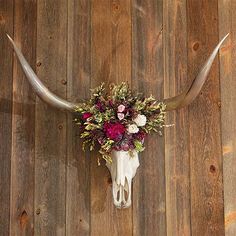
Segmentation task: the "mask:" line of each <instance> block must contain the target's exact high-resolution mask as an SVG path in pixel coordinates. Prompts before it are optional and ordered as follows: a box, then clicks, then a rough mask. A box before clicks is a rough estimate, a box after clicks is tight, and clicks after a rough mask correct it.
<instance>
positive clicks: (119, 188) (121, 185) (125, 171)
mask: <svg viewBox="0 0 236 236" xmlns="http://www.w3.org/2000/svg"><path fill="white" fill-rule="evenodd" d="M228 35H229V34H227V35H226V36H225V37H224V38H223V39H222V40H221V41H220V42H219V43H218V45H217V46H216V48H215V49H214V50H213V52H212V53H211V55H210V56H209V58H208V59H207V61H206V63H205V64H204V66H203V67H202V69H201V70H200V72H199V74H198V75H197V76H196V78H195V79H194V80H193V82H192V84H191V85H190V87H187V88H186V89H185V90H183V92H182V93H180V94H179V95H177V96H174V97H171V98H167V99H163V102H164V103H165V105H166V111H171V110H176V109H179V108H182V107H184V106H187V105H189V104H190V103H191V102H192V101H193V100H194V99H195V98H196V97H197V95H198V94H199V93H200V90H201V88H202V86H203V84H204V82H205V81H206V79H207V75H208V74H209V71H210V68H211V66H212V64H213V61H214V59H215V57H216V55H217V53H218V50H219V49H220V46H221V45H222V43H223V42H224V40H225V39H226V38H227V36H228ZM7 37H8V39H9V40H10V42H11V44H12V46H13V49H14V51H15V53H16V55H17V58H18V59H19V62H20V64H21V66H22V69H23V71H24V73H25V75H26V77H27V79H28V81H29V83H30V84H31V85H32V88H33V90H34V91H35V93H36V94H37V95H38V96H39V97H40V98H41V99H42V100H43V101H45V102H46V103H48V104H50V105H52V106H54V107H57V108H59V109H61V110H65V111H70V112H74V111H75V109H76V107H77V106H79V104H76V103H73V102H68V101H66V100H64V99H62V98H60V97H58V96H57V95H55V94H53V93H52V92H51V91H49V90H48V89H47V87H46V86H45V85H44V84H43V83H42V82H41V81H40V80H39V78H38V77H37V75H36V74H35V72H34V71H33V70H32V68H31V67H30V65H29V64H28V62H27V61H26V59H25V58H24V56H23V54H22V53H21V51H20V50H19V49H18V47H17V46H16V44H15V43H14V41H13V40H12V39H11V37H10V36H9V35H7ZM112 155H113V157H112V160H113V161H112V163H107V164H106V165H107V167H108V169H109V170H110V172H111V177H112V189H113V198H114V204H115V205H116V206H117V207H119V208H125V207H129V206H130V205H131V182H132V179H133V177H134V176H135V174H136V170H137V168H138V166H139V159H138V154H137V153H135V152H134V153H133V155H132V156H130V153H128V152H124V151H114V152H113V154H112Z"/></svg>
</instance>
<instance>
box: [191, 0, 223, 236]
mask: <svg viewBox="0 0 236 236" xmlns="http://www.w3.org/2000/svg"><path fill="white" fill-rule="evenodd" d="M187 14H188V17H187V19H188V22H187V25H188V49H189V50H188V60H189V62H188V77H189V79H190V78H191V79H193V78H194V77H195V76H196V74H197V73H198V71H199V68H200V67H201V66H202V64H203V63H204V61H205V60H206V58H207V56H208V55H209V54H210V53H211V51H212V50H213V48H214V47H215V46H216V44H217V42H218V41H219V38H218V5H217V1H204V0H199V1H195V0H189V1H188V4H187ZM219 92H220V89H219V63H218V61H217V60H216V62H215V63H214V65H213V67H212V70H211V73H210V75H209V78H208V80H207V82H206V84H205V86H204V88H203V91H202V93H201V95H200V96H198V98H197V99H196V100H195V102H194V103H193V104H192V105H191V106H190V107H189V123H190V124H189V132H190V139H189V140H190V146H189V151H190V173H191V179H190V181H191V222H192V224H191V228H192V235H219V236H221V235H224V209H223V184H222V153H221V138H220V107H219V102H220V94H219Z"/></svg>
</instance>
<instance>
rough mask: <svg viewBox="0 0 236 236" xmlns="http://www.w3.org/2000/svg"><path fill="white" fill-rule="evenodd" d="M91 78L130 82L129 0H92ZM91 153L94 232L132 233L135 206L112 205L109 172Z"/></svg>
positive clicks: (103, 233)
mask: <svg viewBox="0 0 236 236" xmlns="http://www.w3.org/2000/svg"><path fill="white" fill-rule="evenodd" d="M91 17H92V41H91V43H92V58H91V60H92V64H91V69H92V78H91V79H92V80H91V87H95V86H97V85H99V84H100V83H101V82H106V83H111V82H113V83H120V82H122V81H126V82H129V83H130V82H131V81H130V80H131V9H130V1H126V0H94V1H92V15H91ZM98 155H99V154H96V153H93V154H92V156H91V235H111V234H112V235H132V208H128V209H124V210H119V209H116V208H115V206H114V205H113V199H112V192H111V180H110V174H109V172H108V170H107V168H106V167H105V163H102V165H101V166H98V165H97V157H98Z"/></svg>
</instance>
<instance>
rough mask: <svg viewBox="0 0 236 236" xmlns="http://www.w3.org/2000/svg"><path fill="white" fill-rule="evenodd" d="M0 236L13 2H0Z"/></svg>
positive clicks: (6, 211) (5, 194)
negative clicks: (9, 37) (6, 34)
mask: <svg viewBox="0 0 236 236" xmlns="http://www.w3.org/2000/svg"><path fill="white" fill-rule="evenodd" d="M0 6H1V7H0V38H1V43H0V55H1V60H0V109H1V111H0V163H1V164H0V211H1V214H0V235H9V231H10V228H9V225H10V180H11V178H10V177H11V140H12V114H11V110H12V72H13V70H12V68H13V67H12V66H13V55H12V51H11V50H9V44H8V41H7V38H6V36H5V32H8V33H9V34H11V35H12V34H13V14H14V12H13V1H9V0H0Z"/></svg>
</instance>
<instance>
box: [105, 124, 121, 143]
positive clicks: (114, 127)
mask: <svg viewBox="0 0 236 236" xmlns="http://www.w3.org/2000/svg"><path fill="white" fill-rule="evenodd" d="M104 131H105V133H106V136H107V137H108V138H110V139H112V140H115V141H118V140H120V139H122V136H123V134H124V132H125V127H124V125H122V124H120V123H118V122H116V123H111V122H107V123H105V124H104Z"/></svg>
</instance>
